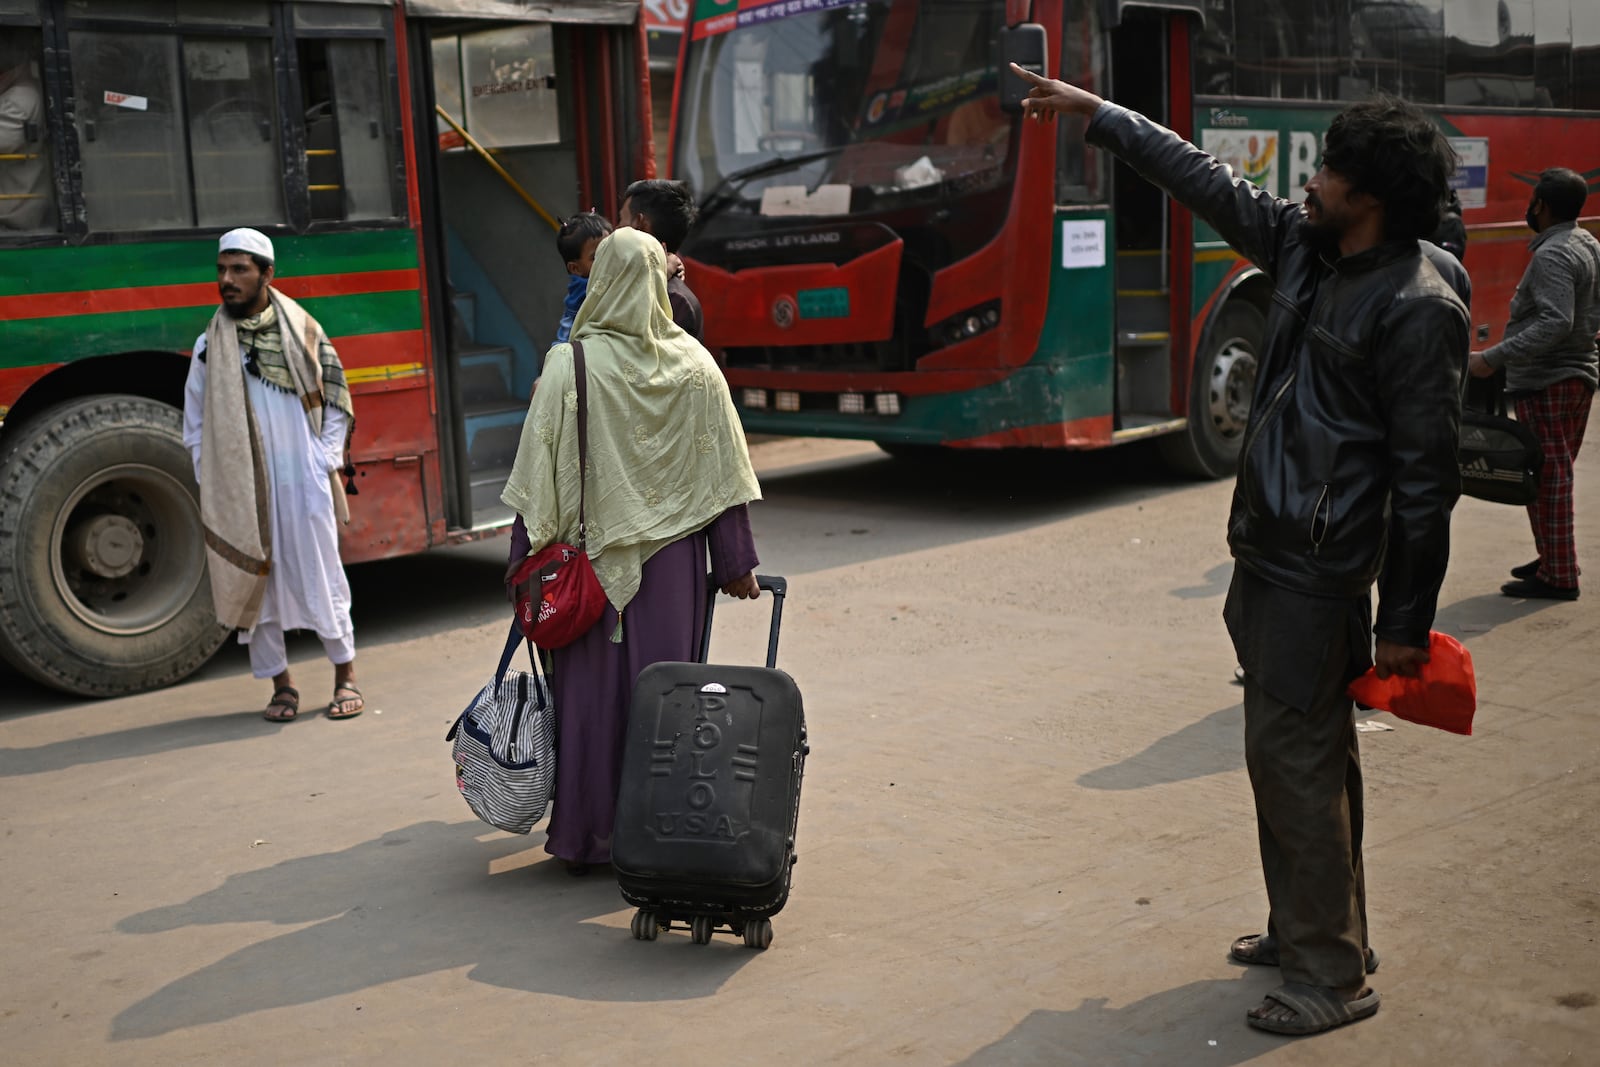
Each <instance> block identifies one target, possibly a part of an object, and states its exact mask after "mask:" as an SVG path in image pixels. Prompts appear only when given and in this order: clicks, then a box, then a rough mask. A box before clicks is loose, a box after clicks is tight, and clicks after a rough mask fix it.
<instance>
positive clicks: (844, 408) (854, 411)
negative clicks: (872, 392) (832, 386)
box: [839, 393, 867, 415]
mask: <svg viewBox="0 0 1600 1067" xmlns="http://www.w3.org/2000/svg"><path fill="white" fill-rule="evenodd" d="M839 413H840V414H841V415H865V414H866V413H867V398H866V397H864V396H862V395H861V394H860V393H840V394H839Z"/></svg>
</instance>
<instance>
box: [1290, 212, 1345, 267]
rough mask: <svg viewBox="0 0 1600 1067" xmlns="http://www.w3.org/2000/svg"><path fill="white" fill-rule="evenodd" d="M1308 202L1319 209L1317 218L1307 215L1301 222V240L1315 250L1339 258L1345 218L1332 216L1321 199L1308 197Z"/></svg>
mask: <svg viewBox="0 0 1600 1067" xmlns="http://www.w3.org/2000/svg"><path fill="white" fill-rule="evenodd" d="M1307 203H1308V204H1309V205H1311V206H1314V207H1315V208H1316V209H1317V219H1316V221H1314V222H1313V221H1312V219H1311V217H1310V216H1309V215H1307V216H1306V217H1305V218H1304V219H1302V220H1301V222H1300V240H1301V241H1302V242H1303V243H1304V244H1306V245H1308V246H1309V247H1310V248H1311V249H1312V250H1313V251H1315V252H1317V253H1319V254H1321V255H1324V256H1328V257H1330V258H1334V259H1337V258H1338V256H1339V241H1340V240H1341V239H1342V238H1343V237H1344V231H1345V226H1344V220H1343V219H1341V218H1339V217H1337V216H1330V215H1329V214H1328V211H1327V208H1326V206H1324V205H1323V204H1322V202H1321V201H1318V200H1314V199H1311V198H1307Z"/></svg>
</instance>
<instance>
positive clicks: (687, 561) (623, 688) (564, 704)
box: [511, 504, 759, 863]
mask: <svg viewBox="0 0 1600 1067" xmlns="http://www.w3.org/2000/svg"><path fill="white" fill-rule="evenodd" d="M528 545H529V542H528V534H527V529H526V527H525V526H524V525H523V523H522V519H521V518H520V517H519V518H518V519H517V521H516V524H515V525H514V526H513V528H512V532H511V558H512V559H520V558H521V557H523V556H526V555H527V554H528ZM708 549H709V551H710V554H711V575H712V581H714V582H715V583H716V584H717V585H719V586H721V585H725V584H727V583H728V582H730V581H732V580H733V579H735V578H738V577H740V576H742V575H745V574H748V573H749V572H750V571H753V570H755V568H756V564H757V563H758V562H759V561H758V560H757V559H756V549H755V538H754V536H753V535H752V534H751V532H750V511H749V509H748V507H746V506H745V505H743V504H740V505H738V506H737V507H732V508H729V509H728V510H727V511H724V512H723V513H722V514H721V515H720V516H718V517H717V518H716V519H715V520H714V521H713V522H712V523H711V525H709V526H707V527H706V528H705V529H703V530H700V531H698V532H696V533H692V534H690V535H688V536H687V537H680V538H679V539H678V540H676V541H674V542H672V544H670V545H668V546H666V547H665V548H663V549H661V550H660V551H659V552H657V553H656V554H655V555H653V556H651V557H650V559H649V560H648V561H647V562H646V563H645V565H644V569H643V571H642V572H641V575H640V581H639V592H638V593H636V594H635V595H634V598H633V601H632V602H631V603H630V604H628V606H627V608H626V609H624V612H623V619H624V625H623V628H622V641H621V643H620V644H613V643H612V642H611V634H612V633H613V632H615V631H616V628H617V612H616V609H615V608H613V607H612V606H611V605H609V604H608V605H606V610H605V614H604V615H602V616H601V617H600V621H599V622H598V623H597V624H596V625H594V626H593V627H591V628H590V630H589V632H588V633H586V634H584V635H583V636H582V637H580V638H578V640H576V641H574V642H573V643H572V644H570V645H568V646H567V647H566V648H558V649H555V650H554V652H553V657H554V659H555V677H554V678H553V679H552V680H551V689H552V692H553V695H554V696H555V701H556V724H557V733H556V791H555V798H554V802H553V805H552V807H551V811H550V823H549V826H548V828H547V830H546V840H545V845H544V850H545V851H546V852H548V853H550V854H551V855H553V856H557V857H559V858H561V859H564V860H568V861H571V862H575V863H608V862H610V860H611V824H612V822H613V821H614V820H615V818H616V810H617V788H618V786H619V785H620V784H621V777H622V742H623V737H624V734H625V733H626V731H627V727H628V705H629V703H630V702H631V700H632V697H633V683H634V681H635V680H636V679H637V678H638V677H639V672H641V671H642V670H644V669H645V668H646V667H648V666H650V664H652V663H660V662H662V661H663V660H677V661H692V660H694V659H695V658H696V657H697V655H698V653H699V650H700V637H701V632H702V630H703V629H704V627H705V615H706V602H705V590H706V584H705V583H706V553H707V550H708Z"/></svg>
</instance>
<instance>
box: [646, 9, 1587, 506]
mask: <svg viewBox="0 0 1600 1067" xmlns="http://www.w3.org/2000/svg"><path fill="white" fill-rule="evenodd" d="M1029 22H1031V23H1034V24H1037V25H1039V26H1042V27H1043V31H1044V34H1045V37H1046V41H1047V48H1046V56H1047V66H1048V71H1049V73H1050V74H1051V75H1053V76H1058V77H1061V78H1064V79H1067V80H1070V81H1073V82H1076V83H1078V84H1080V85H1083V86H1085V87H1087V88H1090V89H1092V90H1094V91H1096V92H1098V93H1100V94H1101V95H1103V96H1106V97H1108V98H1109V99H1112V100H1116V101H1117V102H1119V103H1122V104H1124V105H1127V106H1129V107H1132V108H1134V109H1136V110H1138V111H1141V112H1143V113H1145V114H1147V115H1149V116H1151V117H1153V118H1156V119H1158V120H1159V121H1161V122H1163V123H1165V124H1167V125H1168V126H1170V127H1171V128H1173V129H1174V130H1176V131H1177V132H1178V133H1180V134H1182V135H1183V136H1184V137H1187V138H1189V139H1190V140H1192V141H1194V142H1196V143H1197V144H1199V145H1201V146H1202V147H1204V148H1206V149H1208V150H1210V151H1211V152H1213V153H1214V154H1216V155H1217V156H1218V157H1219V158H1221V159H1223V160H1225V161H1226V162H1228V163H1230V164H1231V165H1232V167H1233V168H1234V170H1235V173H1239V174H1243V175H1246V176H1248V177H1249V178H1250V179H1251V180H1253V181H1256V182H1259V183H1260V184H1262V185H1264V186H1265V187H1267V188H1268V189H1270V190H1271V191H1273V192H1274V193H1277V194H1279V195H1281V196H1285V197H1288V198H1291V199H1300V198H1302V197H1303V195H1304V194H1303V190H1302V188H1301V187H1302V186H1303V184H1304V183H1305V181H1306V180H1307V179H1308V178H1309V177H1310V175H1311V174H1312V173H1313V171H1314V170H1315V169H1316V167H1317V160H1318V156H1319V154H1320V138H1321V133H1322V131H1323V130H1324V129H1326V127H1327V124H1328V122H1329V120H1330V119H1331V118H1332V116H1333V114H1334V113H1335V112H1336V111H1337V110H1338V109H1339V107H1340V106H1341V105H1342V103H1343V102H1346V101H1352V100H1357V99H1360V98H1362V97H1363V96H1365V95H1366V94H1368V93H1369V92H1371V91H1373V90H1375V89H1385V90H1389V91H1392V92H1395V93H1398V94H1400V95H1403V96H1405V97H1407V98H1409V99H1412V100H1415V101H1417V102H1419V103H1422V104H1424V105H1425V106H1427V107H1429V108H1430V109H1432V110H1433V111H1434V113H1435V114H1436V115H1437V118H1438V122H1439V123H1440V125H1441V126H1442V127H1443V128H1444V129H1445V130H1446V131H1447V132H1448V134H1449V135H1450V136H1451V138H1452V139H1453V141H1454V143H1455V145H1456V148H1457V150H1458V152H1459V153H1460V156H1461V161H1462V163H1461V167H1460V170H1459V172H1458V174H1457V175H1456V178H1455V183H1456V185H1457V187H1458V190H1457V191H1458V193H1459V196H1460V199H1461V202H1462V204H1463V205H1464V217H1465V221H1466V223H1467V226H1468V229H1469V232H1470V241H1469V244H1468V249H1467V252H1466V256H1465V258H1466V266H1467V268H1468V269H1469V271H1470V273H1471V275H1472V280H1473V283H1474V288H1475V293H1474V306H1473V314H1474V321H1475V323H1477V324H1479V325H1478V326H1477V330H1476V333H1477V335H1478V336H1479V337H1480V338H1481V339H1483V340H1493V339H1497V338H1498V337H1499V335H1500V334H1501V332H1502V331H1503V329H1504V325H1505V319H1506V313H1507V306H1508V303H1509V301H1510V297H1511V293H1512V290H1513V289H1514V287H1515V285H1516V282H1517V279H1518V277H1519V276H1520V274H1521V272H1522V269H1523V266H1524V265H1525V262H1526V252H1525V248H1524V246H1525V243H1526V241H1527V239H1528V238H1529V237H1530V234H1529V231H1528V230H1527V229H1526V227H1525V226H1524V224H1523V221H1522V218H1523V211H1524V209H1525V207H1526V205H1527V201H1528V195H1529V191H1530V187H1531V183H1532V181H1533V180H1534V177H1535V176H1536V175H1537V173H1538V172H1539V171H1540V170H1541V169H1542V168H1544V167H1548V166H1567V167H1571V168H1573V169H1575V170H1578V171H1580V172H1582V173H1585V174H1587V175H1588V176H1589V179H1590V181H1591V183H1592V184H1594V185H1595V186H1596V187H1597V188H1600V4H1597V3H1596V2H1595V0H1538V2H1537V3H1534V2H1524V3H1507V2H1505V0H1500V2H1498V3H1497V2H1496V0H1158V2H1153V3H1140V2H1137V0H926V2H922V3H916V2H911V0H850V2H846V0H782V2H768V0H698V2H697V3H696V5H695V9H694V12H693V15H692V18H691V23H690V26H689V31H688V33H687V34H686V35H685V40H684V42H683V51H682V58H681V63H680V75H679V82H678V88H677V93H676V102H675V107H674V125H673V136H672V148H671V154H670V155H671V169H672V171H673V173H674V175H675V176H677V177H681V178H686V179H688V180H689V181H690V182H691V183H692V184H693V185H694V186H695V187H696V188H697V189H698V190H700V192H701V197H702V209H701V223H700V225H699V228H698V231H697V232H696V234H695V235H694V236H693V237H692V239H691V241H690V242H689V243H688V244H687V245H686V247H685V250H684V252H685V258H686V260H688V261H689V264H690V266H689V269H690V275H689V277H690V281H691V283H692V284H693V285H694V287H695V289H696V291H697V292H698V293H699V294H700V295H701V300H702V302H703V304H704V306H705V321H706V334H707V340H708V343H709V344H711V345H712V346H713V347H714V348H715V349H716V350H717V351H718V353H719V357H720V359H721V360H722V362H723V364H724V365H725V367H726V372H727V375H728V378H729V381H730V382H731V384H732V385H733V386H734V396H735V400H736V401H737V402H738V403H739V404H740V405H741V408H742V414H743V417H744V420H745V425H746V427H747V428H748V429H750V430H758V431H762V432H767V433H778V434H809V435H821V436H837V437H851V438H862V439H870V440H874V441H877V442H879V443H880V444H881V445H882V446H883V447H884V448H885V449H886V450H888V451H890V452H892V453H901V452H917V453H921V454H926V453H928V452H930V451H932V450H933V449H935V448H936V447H938V446H947V447H955V448H997V447H1009V446H1033V447H1052V448H1099V447H1103V446H1109V445H1113V444H1117V443H1119V442H1123V441H1129V440H1134V439H1139V438H1147V437H1158V438H1159V439H1160V447H1161V450H1162V452H1163V453H1164V454H1165V455H1166V457H1167V458H1168V459H1169V460H1170V461H1171V462H1173V463H1174V464H1175V465H1176V466H1178V467H1180V468H1181V469H1183V470H1185V471H1187V472H1190V473H1192V474H1195V475H1199V476H1203V477H1218V476H1222V475H1225V474H1227V473H1229V472H1230V471H1231V470H1232V468H1233V466H1234V463H1235V461H1236V457H1237V453H1238V448H1239V441H1240V437H1241V434H1242V431H1243V428H1244V425H1245V419H1246V417H1247V415H1248V413H1249V405H1250V397H1251V392H1252V387H1253V384H1254V379H1255V371H1256V352H1257V349H1258V346H1259V345H1260V343H1261V335H1262V329H1263V321H1264V311H1265V308H1266V306H1267V301H1268V300H1270V298H1271V286H1270V284H1269V282H1268V280H1267V279H1266V278H1264V277H1262V275H1261V273H1260V272H1259V271H1258V270H1257V269H1256V268H1255V267H1254V266H1252V265H1251V264H1249V263H1246V262H1244V261H1243V260H1241V259H1240V257H1239V256H1238V255H1237V254H1235V253H1234V252H1233V250H1232V249H1230V248H1228V247H1227V245H1226V244H1225V243H1223V242H1222V241H1221V240H1220V239H1219V238H1218V237H1217V235H1216V234H1215V233H1214V232H1213V231H1211V230H1210V229H1209V228H1208V227H1206V226H1205V225H1203V224H1201V223H1199V222H1197V221H1196V220H1194V219H1193V218H1192V217H1191V215H1190V214H1189V213H1188V212H1187V211H1185V210H1183V209H1181V208H1177V207H1175V206H1174V205H1172V204H1171V203H1170V202H1169V201H1168V200H1167V199H1166V198H1165V197H1163V196H1162V195H1161V194H1160V193H1159V192H1158V191H1157V190H1156V189H1155V188H1154V187H1153V186H1151V185H1150V184H1149V183H1147V182H1145V181H1143V180H1142V179H1141V178H1139V177H1138V175H1136V174H1135V173H1134V172H1133V171H1132V170H1131V169H1129V168H1127V167H1126V166H1124V165H1122V164H1120V163H1116V162H1115V161H1114V160H1113V159H1111V158H1108V155H1107V153H1105V152H1103V151H1100V150H1097V149H1094V148H1091V147H1086V146H1085V145H1084V143H1083V138H1082V132H1083V129H1082V127H1083V124H1082V123H1081V122H1076V123H1073V122H1058V123H1056V124H1054V125H1053V126H1052V125H1038V124H1034V123H1026V124H1025V123H1023V122H1022V120H1021V118H1020V117H1019V116H1018V115H1015V114H1008V113H1007V112H1006V111H1005V110H1003V109H1002V107H1001V104H1000V89H1001V70H1002V60H1003V59H1004V58H1005V57H1004V52H1005V51H1006V48H1007V45H1006V39H1007V31H1008V30H1009V29H1011V28H1013V27H1017V26H1018V25H1019V24H1023V23H1029ZM1035 32H1036V31H1035ZM1591 203H1592V204H1593V205H1594V206H1595V207H1596V208H1600V198H1597V199H1596V200H1594V201H1591ZM1596 221H1597V220H1596V219H1595V218H1594V217H1592V216H1591V217H1589V218H1587V219H1586V220H1585V222H1584V225H1587V226H1590V227H1594V226H1595V225H1596Z"/></svg>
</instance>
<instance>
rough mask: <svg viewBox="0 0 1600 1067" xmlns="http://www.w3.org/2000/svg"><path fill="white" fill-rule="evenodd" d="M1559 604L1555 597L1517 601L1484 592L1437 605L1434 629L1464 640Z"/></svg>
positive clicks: (1498, 594) (1469, 639)
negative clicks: (1440, 605)
mask: <svg viewBox="0 0 1600 1067" xmlns="http://www.w3.org/2000/svg"><path fill="white" fill-rule="evenodd" d="M1561 603H1562V601H1558V600H1516V599H1514V598H1512V597H1508V596H1503V595H1501V594H1500V593H1484V594H1482V595H1480V596H1473V597H1467V598H1466V599H1465V600H1458V601H1456V602H1455V603H1454V604H1450V605H1447V606H1445V607H1442V608H1440V609H1439V611H1438V613H1437V614H1436V615H1435V616H1434V619H1433V628H1434V629H1435V630H1437V631H1439V632H1440V633H1442V634H1449V635H1450V636H1451V637H1454V638H1456V639H1457V640H1458V641H1462V642H1466V641H1471V640H1472V639H1473V638H1474V637H1478V636H1480V635H1482V634H1486V633H1488V632H1489V631H1490V630H1493V629H1494V628H1495V627H1496V626H1504V625H1505V624H1506V623H1508V622H1516V621H1517V620H1518V619H1525V618H1527V617H1528V616H1529V615H1533V614H1536V613H1537V612H1540V611H1545V610H1547V609H1549V608H1553V607H1556V606H1558V605H1560V604H1561Z"/></svg>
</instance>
